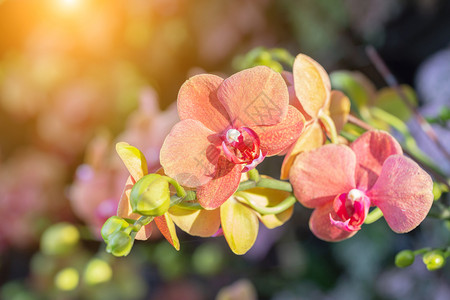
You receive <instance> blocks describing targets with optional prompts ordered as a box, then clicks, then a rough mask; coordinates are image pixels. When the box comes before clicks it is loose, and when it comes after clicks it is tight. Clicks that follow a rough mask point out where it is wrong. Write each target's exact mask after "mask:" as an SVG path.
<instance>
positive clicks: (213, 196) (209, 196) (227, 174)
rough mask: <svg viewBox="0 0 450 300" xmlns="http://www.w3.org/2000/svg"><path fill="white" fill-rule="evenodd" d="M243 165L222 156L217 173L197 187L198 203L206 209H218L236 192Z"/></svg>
mask: <svg viewBox="0 0 450 300" xmlns="http://www.w3.org/2000/svg"><path fill="white" fill-rule="evenodd" d="M241 171H242V165H236V164H234V163H232V162H230V161H228V160H227V159H226V158H224V157H223V156H221V157H220V158H219V161H218V164H217V173H216V175H215V176H214V178H213V179H212V180H211V181H210V182H208V183H207V184H205V185H202V186H200V187H199V188H197V199H198V203H200V205H201V206H202V207H204V208H205V209H216V208H218V207H219V206H220V205H222V203H224V202H225V201H227V199H228V198H230V197H231V195H233V194H234V192H236V190H237V188H238V187H239V181H240V179H241Z"/></svg>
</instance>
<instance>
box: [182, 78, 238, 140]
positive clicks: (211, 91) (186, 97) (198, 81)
mask: <svg viewBox="0 0 450 300" xmlns="http://www.w3.org/2000/svg"><path fill="white" fill-rule="evenodd" d="M222 82H223V79H222V78H220V77H219V76H216V75H210V74H201V75H196V76H194V77H191V78H190V79H189V80H187V81H186V82H185V83H184V84H183V85H182V86H181V88H180V92H179V93H178V100H177V107H178V115H179V116H180V119H181V120H185V119H193V120H198V121H200V122H202V123H203V125H205V126H206V127H208V128H209V129H211V130H212V131H215V132H221V131H223V130H225V129H226V128H227V127H228V126H229V125H230V120H229V118H228V113H227V111H226V109H225V107H223V105H222V103H220V101H219V99H217V89H218V88H219V86H220V84H221V83H222Z"/></svg>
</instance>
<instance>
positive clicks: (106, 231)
mask: <svg viewBox="0 0 450 300" xmlns="http://www.w3.org/2000/svg"><path fill="white" fill-rule="evenodd" d="M128 225H129V224H128V222H127V221H125V220H124V219H122V218H121V217H118V216H112V217H110V218H109V219H108V220H106V222H105V224H103V226H102V230H101V234H102V237H103V240H104V241H105V242H108V239H109V237H110V236H111V235H112V234H113V233H115V232H117V231H120V230H122V229H125V228H127V227H128Z"/></svg>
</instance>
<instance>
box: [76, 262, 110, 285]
mask: <svg viewBox="0 0 450 300" xmlns="http://www.w3.org/2000/svg"><path fill="white" fill-rule="evenodd" d="M112 275H113V271H112V269H111V267H110V265H109V264H108V263H107V262H106V261H104V260H102V259H99V258H93V259H91V260H90V261H89V263H88V264H87V266H86V269H85V270H84V276H83V278H84V280H85V282H86V283H87V284H89V285H96V284H100V283H103V282H108V281H109V280H111V278H112Z"/></svg>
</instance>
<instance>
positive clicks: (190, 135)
mask: <svg viewBox="0 0 450 300" xmlns="http://www.w3.org/2000/svg"><path fill="white" fill-rule="evenodd" d="M177 103H178V114H179V117H180V119H181V121H180V122H179V123H177V124H176V125H175V126H174V127H173V128H172V131H171V132H170V134H169V135H168V136H167V138H166V140H165V142H164V144H163V146H162V149H161V154H160V161H161V165H162V166H163V168H164V171H165V172H166V174H167V175H168V176H170V177H171V178H174V179H175V180H176V181H178V182H179V183H180V184H181V185H183V186H187V187H191V188H196V189H197V198H198V202H199V203H200V204H201V205H202V206H203V207H204V208H206V209H216V208H218V207H219V206H220V205H222V203H224V202H225V201H226V200H227V199H228V198H230V197H231V196H232V195H233V194H234V192H235V191H236V190H237V188H238V185H239V181H240V178H241V173H242V172H246V171H248V170H250V169H252V168H254V167H255V166H256V165H257V164H259V163H260V162H261V161H262V160H263V159H264V157H266V156H272V155H277V154H279V153H281V152H284V151H285V150H286V149H287V148H288V147H289V146H290V145H291V144H292V143H293V142H295V141H296V140H297V139H298V137H299V136H300V134H301V132H302V130H303V125H304V117H303V116H302V114H301V113H300V111H299V110H297V109H295V107H293V106H291V105H289V94H288V90H287V88H286V84H285V82H284V80H283V78H282V77H281V75H280V74H279V73H277V72H275V71H273V70H272V69H270V68H268V67H264V66H259V67H254V68H251V69H247V70H244V71H241V72H238V73H236V74H234V75H232V76H231V77H229V78H227V79H225V80H224V79H222V78H220V77H218V76H215V75H209V74H204V75H197V76H194V77H192V78H191V79H189V80H188V81H186V82H185V83H184V84H183V86H182V87H181V89H180V92H179V94H178V102H177Z"/></svg>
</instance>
